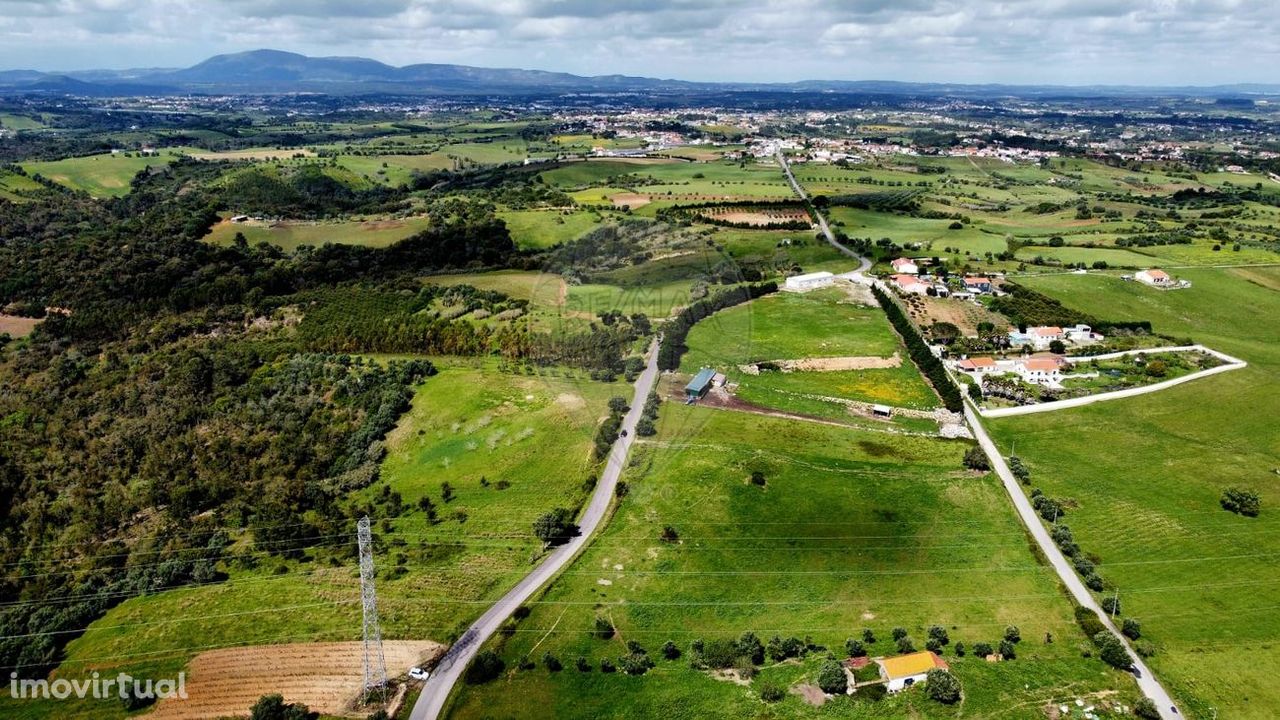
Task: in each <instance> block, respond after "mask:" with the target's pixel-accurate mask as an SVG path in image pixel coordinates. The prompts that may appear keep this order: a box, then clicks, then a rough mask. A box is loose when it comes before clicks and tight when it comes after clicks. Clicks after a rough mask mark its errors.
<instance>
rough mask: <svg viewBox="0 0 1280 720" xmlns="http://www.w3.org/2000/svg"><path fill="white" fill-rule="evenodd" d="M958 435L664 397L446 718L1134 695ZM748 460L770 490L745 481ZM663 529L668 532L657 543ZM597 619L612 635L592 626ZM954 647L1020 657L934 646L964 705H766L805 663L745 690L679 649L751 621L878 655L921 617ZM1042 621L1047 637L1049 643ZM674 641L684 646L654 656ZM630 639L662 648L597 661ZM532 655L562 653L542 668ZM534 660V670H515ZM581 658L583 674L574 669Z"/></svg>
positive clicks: (655, 714)
mask: <svg viewBox="0 0 1280 720" xmlns="http://www.w3.org/2000/svg"><path fill="white" fill-rule="evenodd" d="M966 447H967V445H966V444H964V443H960V442H954V441H944V440H937V439H925V438H915V437H892V436H886V435H884V434H882V433H872V432H863V431H857V430H852V429H847V428H838V427H831V426H825V425H819V424H814V423H804V422H794V421H788V420H781V419H775V418H761V417H758V416H752V415H747V414H743V413H734V412H725V411H720V410H714V409H708V408H701V407H687V406H684V405H680V404H677V403H668V404H666V405H664V406H663V409H662V417H661V422H660V427H659V433H658V435H657V437H656V438H654V439H652V440H642V441H641V443H640V444H638V445H637V446H636V447H635V449H634V450H633V452H634V453H635V454H636V457H635V459H634V460H633V462H632V463H631V467H630V468H629V470H628V471H627V473H626V475H625V478H624V479H625V481H626V482H627V484H628V488H629V493H628V494H627V495H626V497H624V498H622V499H621V500H620V501H619V506H618V510H617V512H616V513H615V514H614V516H613V517H612V519H611V520H610V522H609V525H608V526H607V527H606V528H605V530H604V531H603V532H602V533H601V534H600V536H599V537H598V538H596V540H595V541H593V542H592V543H591V544H590V545H589V546H588V547H587V549H586V550H584V551H583V553H582V555H581V556H580V557H579V558H578V559H577V560H576V561H575V562H574V564H573V565H571V566H570V568H569V569H568V570H566V571H565V572H563V573H562V574H561V575H560V576H559V577H558V578H557V580H555V581H554V582H553V583H552V584H551V586H550V587H549V588H547V589H546V590H545V591H544V592H543V593H542V594H541V595H538V596H536V597H535V599H534V600H533V601H532V602H530V603H528V607H529V608H530V610H531V612H530V614H529V616H528V617H527V618H526V619H524V620H521V621H519V622H518V623H515V624H513V625H512V626H511V629H512V632H511V633H509V634H500V635H499V636H498V637H497V639H495V640H494V641H493V642H491V643H490V647H492V648H494V649H495V650H497V651H498V652H499V653H500V654H501V656H502V657H503V658H504V659H505V661H506V664H507V668H508V670H507V671H506V672H504V673H503V674H502V676H501V677H500V678H499V679H497V680H495V681H492V682H490V683H488V684H484V685H479V686H473V685H462V686H459V688H458V689H457V690H456V692H455V697H454V699H453V703H452V709H451V712H450V717H453V718H464V719H465V718H481V717H485V718H488V717H517V716H518V717H548V718H551V717H555V718H623V717H626V718H664V719H669V718H674V719H684V718H690V719H692V718H740V717H770V718H801V717H814V716H815V715H822V716H824V717H838V718H897V717H925V718H942V717H946V718H950V717H959V716H961V715H963V716H967V717H991V716H996V715H998V716H1000V717H1009V718H1040V717H1043V715H1042V712H1043V710H1042V708H1043V707H1044V706H1046V705H1048V704H1051V703H1062V702H1072V701H1074V699H1075V698H1077V697H1083V698H1086V699H1092V698H1094V697H1096V696H1094V695H1093V693H1098V692H1106V691H1111V690H1118V691H1119V694H1118V695H1117V696H1114V697H1113V698H1112V699H1122V700H1125V701H1131V698H1132V696H1133V689H1132V688H1133V686H1132V680H1131V679H1129V678H1128V677H1127V676H1125V675H1122V674H1119V673H1116V672H1114V671H1109V670H1106V669H1105V668H1104V666H1103V665H1102V664H1101V662H1100V661H1098V660H1097V659H1096V658H1084V657H1081V652H1080V651H1081V649H1082V648H1083V647H1085V645H1086V641H1085V640H1084V638H1083V637H1082V636H1081V635H1080V633H1079V631H1078V630H1077V629H1076V628H1075V625H1074V623H1073V620H1072V618H1071V609H1070V605H1069V603H1068V602H1067V600H1066V599H1065V597H1064V596H1063V595H1062V594H1061V592H1060V591H1059V589H1058V586H1057V583H1056V582H1055V581H1054V579H1053V576H1052V573H1051V571H1049V570H1048V569H1047V568H1045V567H1044V566H1042V565H1039V564H1038V563H1037V562H1036V561H1035V559H1034V556H1033V555H1032V553H1031V552H1030V551H1029V549H1028V547H1027V540H1026V538H1025V535H1024V534H1023V532H1022V530H1021V529H1020V528H1019V526H1018V522H1017V519H1016V518H1015V516H1014V514H1013V511H1012V509H1011V508H1010V507H1009V505H1008V500H1007V498H1006V497H1005V495H1004V491H1003V490H1002V489H1001V487H1000V485H999V483H998V482H997V481H996V480H995V479H994V478H992V477H990V476H978V475H973V474H970V473H968V472H965V471H962V470H960V456H961V455H962V454H963V452H964V449H965V448H966ZM753 472H760V473H762V474H763V475H764V477H765V479H766V483H765V485H764V486H757V485H754V484H752V483H751V482H750V481H749V478H750V476H751V474H752V473H753ZM666 526H670V527H671V528H672V531H673V532H674V533H675V535H676V538H675V539H674V540H672V541H669V542H664V541H662V540H661V539H660V534H661V533H662V531H663V528H664V527H666ZM597 618H604V619H606V620H607V621H608V622H609V623H611V624H612V625H613V626H614V627H615V628H616V634H615V635H614V636H613V637H612V638H609V639H601V638H600V637H599V635H598V634H593V630H594V629H595V627H596V619H597ZM934 623H937V624H940V625H943V626H945V627H947V628H948V632H949V635H950V639H951V642H952V643H955V642H963V643H965V644H966V645H967V646H969V647H972V645H973V643H974V642H977V641H988V642H989V641H993V640H996V639H998V638H999V637H1000V635H1001V634H1002V633H1003V631H1004V628H1005V626H1006V625H1010V624H1013V625H1017V626H1019V628H1020V629H1021V634H1022V637H1023V638H1024V639H1023V641H1022V643H1021V644H1020V645H1019V649H1018V659H1016V660H1012V661H1009V662H1005V663H1000V664H991V663H987V662H985V661H983V660H979V659H974V658H972V657H970V656H966V657H964V658H958V657H956V656H955V653H954V651H953V646H948V647H946V648H944V650H943V655H944V657H946V659H947V661H948V662H949V663H951V666H952V670H953V672H954V673H955V674H956V676H957V677H958V678H959V679H960V681H961V683H962V684H963V685H964V689H965V701H964V705H963V707H962V708H946V707H944V706H941V705H938V704H936V703H932V702H930V701H928V700H927V699H926V698H925V697H924V696H923V694H922V693H920V692H918V691H914V692H907V693H903V694H901V695H898V696H894V697H891V698H886V699H883V700H880V701H875V700H870V699H861V698H859V697H857V696H855V697H844V698H834V699H831V700H829V701H828V702H827V703H826V705H824V706H823V708H822V709H821V710H815V709H814V708H812V707H811V706H809V705H807V704H805V703H804V702H803V701H802V700H801V698H800V697H798V696H796V695H794V694H788V695H787V696H785V697H784V699H783V700H782V701H780V702H779V703H777V704H775V705H764V704H763V703H761V701H760V699H759V696H758V692H759V690H760V688H761V686H762V685H764V684H766V683H769V684H778V685H780V686H782V687H783V688H787V687H790V686H792V685H795V684H799V683H801V682H804V681H806V680H807V681H809V682H812V678H813V676H814V673H815V670H816V665H817V662H818V660H819V659H820V658H821V657H822V656H823V655H824V653H823V652H821V651H818V652H816V653H814V655H813V656H811V657H810V658H809V659H807V660H803V661H799V662H797V661H790V662H782V663H774V662H771V661H768V660H766V662H765V664H764V666H763V668H762V669H761V671H760V674H759V676H758V677H756V678H755V679H754V680H751V681H750V682H749V683H744V684H738V683H735V682H732V681H729V680H726V679H716V678H715V677H713V676H712V675H711V674H710V673H707V672H703V671H699V670H695V669H692V668H691V667H690V666H689V661H688V655H687V653H688V652H689V647H690V645H691V643H692V642H693V641H694V640H696V639H703V640H705V641H708V642H709V641H712V640H719V639H725V638H736V637H738V636H739V635H741V634H742V633H744V632H747V631H750V632H754V633H755V634H756V635H758V636H759V637H761V638H762V641H767V640H768V639H769V638H770V637H771V636H773V635H775V634H776V635H780V636H782V637H788V636H797V637H801V638H804V637H807V638H809V639H810V641H811V642H813V643H815V644H819V645H822V646H825V647H827V648H830V649H831V650H832V651H835V652H836V653H839V656H840V657H843V646H844V641H845V639H846V638H848V637H857V636H859V635H860V633H861V631H862V629H863V628H869V629H871V630H873V632H874V633H875V635H876V636H877V638H878V641H877V642H876V643H874V644H872V645H871V646H870V648H869V649H870V652H871V654H872V655H886V654H894V651H893V650H892V639H891V637H890V630H891V629H892V628H894V627H903V628H905V629H907V631H908V632H909V633H910V635H911V636H912V637H913V638H915V640H916V643H917V645H922V644H923V642H924V638H925V630H926V627H927V626H928V625H931V624H934ZM1046 634H1047V635H1049V636H1051V637H1052V639H1053V642H1052V643H1051V644H1046V642H1045V640H1046ZM668 640H670V641H672V642H673V643H674V644H675V645H676V646H677V647H678V648H680V649H681V650H682V651H683V652H684V653H685V656H684V657H682V658H679V659H676V660H666V659H663V658H662V656H661V654H660V653H659V648H660V647H661V645H662V644H663V643H664V642H666V641H668ZM627 641H635V642H638V643H640V644H641V646H642V647H643V648H645V649H646V650H647V651H648V652H649V654H650V655H652V656H654V657H655V663H656V667H655V668H654V669H653V670H650V671H649V672H648V673H647V674H645V675H643V676H641V677H632V676H628V675H625V674H623V673H620V672H619V673H602V672H601V671H600V670H599V663H600V660H601V659H603V658H610V659H613V658H616V657H618V656H619V655H622V654H625V653H626V652H627V651H626V648H625V647H624V644H625V643H626V642H627ZM544 653H551V654H553V655H554V656H556V657H557V658H558V659H559V660H560V661H561V662H562V663H563V664H564V669H563V670H562V671H559V672H548V671H547V670H546V668H545V667H543V665H542V658H543V656H544ZM525 656H527V657H528V658H529V659H530V660H531V661H532V662H533V663H534V664H535V667H534V668H533V669H528V670H519V669H516V667H517V665H518V662H519V660H520V659H521V658H522V657H525ZM578 657H582V658H585V660H586V662H587V663H588V665H589V666H591V671H590V672H580V671H579V670H577V669H576V668H575V663H576V659H577V658H578Z"/></svg>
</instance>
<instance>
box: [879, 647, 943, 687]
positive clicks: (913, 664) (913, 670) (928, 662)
mask: <svg viewBox="0 0 1280 720" xmlns="http://www.w3.org/2000/svg"><path fill="white" fill-rule="evenodd" d="M879 662H880V675H881V676H882V677H883V678H884V679H885V689H886V690H888V691H889V692H891V693H892V692H901V691H902V690H905V689H907V688H909V687H911V686H912V685H915V684H917V683H920V684H923V683H924V681H925V678H926V677H928V675H929V671H930V670H933V669H934V668H939V669H941V670H950V669H951V667H950V666H949V665H947V663H946V661H945V660H943V659H942V658H940V657H938V656H937V655H935V654H934V653H931V652H929V651H927V650H926V651H924V652H917V653H911V654H910V655H899V656H898V657H891V658H884V659H883V660H880V661H879Z"/></svg>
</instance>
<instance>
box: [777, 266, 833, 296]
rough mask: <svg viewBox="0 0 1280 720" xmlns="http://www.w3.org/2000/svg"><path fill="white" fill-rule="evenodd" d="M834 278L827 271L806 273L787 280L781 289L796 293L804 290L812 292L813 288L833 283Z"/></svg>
mask: <svg viewBox="0 0 1280 720" xmlns="http://www.w3.org/2000/svg"><path fill="white" fill-rule="evenodd" d="M835 278H836V276H835V275H833V274H832V273H829V272H827V271H825V270H824V271H822V272H814V273H808V274H805V275H794V276H792V277H789V278H787V281H786V283H785V284H784V285H783V288H784V289H786V290H792V291H796V292H803V291H805V290H813V289H814V288H820V287H826V286H827V285H830V284H831V283H833V282H835Z"/></svg>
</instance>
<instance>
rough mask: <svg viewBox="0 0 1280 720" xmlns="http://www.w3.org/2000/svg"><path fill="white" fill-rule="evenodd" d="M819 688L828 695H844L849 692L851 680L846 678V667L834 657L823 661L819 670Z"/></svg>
mask: <svg viewBox="0 0 1280 720" xmlns="http://www.w3.org/2000/svg"><path fill="white" fill-rule="evenodd" d="M817 684H818V687H819V688H821V690H822V692H824V693H827V694H828V695H843V694H844V693H846V692H847V691H848V690H849V679H848V678H847V677H845V674H844V667H842V666H841V665H840V661H838V660H836V659H835V658H834V657H828V658H827V659H826V660H823V661H822V667H820V668H819V669H818V682H817Z"/></svg>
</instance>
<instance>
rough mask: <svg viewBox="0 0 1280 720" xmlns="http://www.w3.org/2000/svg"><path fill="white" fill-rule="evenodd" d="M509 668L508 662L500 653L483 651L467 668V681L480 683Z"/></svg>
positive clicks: (475, 683) (474, 683) (473, 683)
mask: <svg viewBox="0 0 1280 720" xmlns="http://www.w3.org/2000/svg"><path fill="white" fill-rule="evenodd" d="M506 669H507V664H506V663H505V662H503V661H502V658H501V657H499V656H498V653H496V652H494V651H492V650H484V651H481V652H480V654H479V655H476V657H475V659H474V660H472V661H471V667H468V668H467V673H466V676H465V677H466V681H467V682H468V683H470V684H472V685H480V684H482V683H487V682H489V681H490V680H493V679H494V678H496V677H498V676H499V675H501V674H502V671H503V670H506Z"/></svg>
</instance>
